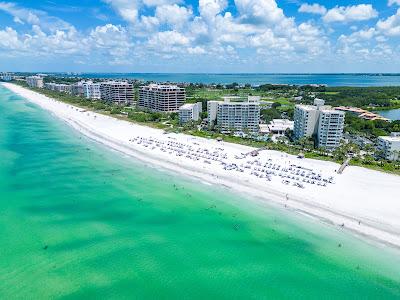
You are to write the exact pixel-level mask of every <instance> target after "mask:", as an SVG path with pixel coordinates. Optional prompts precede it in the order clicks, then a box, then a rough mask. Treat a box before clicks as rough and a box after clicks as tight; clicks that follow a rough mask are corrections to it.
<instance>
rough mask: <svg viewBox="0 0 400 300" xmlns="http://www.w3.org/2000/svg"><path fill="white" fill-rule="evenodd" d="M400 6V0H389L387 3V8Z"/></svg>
mask: <svg viewBox="0 0 400 300" xmlns="http://www.w3.org/2000/svg"><path fill="white" fill-rule="evenodd" d="M395 4H397V5H400V0H389V2H388V6H392V5H395Z"/></svg>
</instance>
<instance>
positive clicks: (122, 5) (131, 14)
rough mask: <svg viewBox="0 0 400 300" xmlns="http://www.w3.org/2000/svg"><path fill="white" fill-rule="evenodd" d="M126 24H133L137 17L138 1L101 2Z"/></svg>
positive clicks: (107, 0) (110, 0) (114, 0)
mask: <svg viewBox="0 0 400 300" xmlns="http://www.w3.org/2000/svg"><path fill="white" fill-rule="evenodd" d="M102 1H103V2H104V3H107V4H109V5H111V7H112V8H113V9H114V10H115V11H116V12H117V13H118V14H119V15H120V16H121V17H122V18H123V19H124V20H125V21H127V22H131V23H135V22H136V21H137V19H138V16H139V7H140V3H139V1H138V0H102Z"/></svg>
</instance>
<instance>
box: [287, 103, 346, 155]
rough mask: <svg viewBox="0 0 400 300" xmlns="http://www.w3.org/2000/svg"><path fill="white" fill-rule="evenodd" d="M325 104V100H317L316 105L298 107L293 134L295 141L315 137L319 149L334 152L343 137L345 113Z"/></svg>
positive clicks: (295, 112)
mask: <svg viewBox="0 0 400 300" xmlns="http://www.w3.org/2000/svg"><path fill="white" fill-rule="evenodd" d="M324 104H325V102H324V101H323V100H321V99H315V100H314V105H296V107H295V110H294V128H293V134H294V138H295V140H299V139H301V138H304V137H306V138H309V137H313V136H315V137H316V138H317V143H318V147H323V148H326V149H328V150H333V149H335V148H336V147H338V146H339V144H340V140H341V139H342V136H343V128H344V113H343V112H341V111H336V110H333V109H332V108H331V107H330V106H324Z"/></svg>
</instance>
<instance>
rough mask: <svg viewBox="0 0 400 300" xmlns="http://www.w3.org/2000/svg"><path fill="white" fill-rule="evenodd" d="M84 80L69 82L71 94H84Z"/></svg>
mask: <svg viewBox="0 0 400 300" xmlns="http://www.w3.org/2000/svg"><path fill="white" fill-rule="evenodd" d="M85 83H86V82H85V81H79V82H76V83H74V84H71V94H72V95H75V96H83V95H84V94H85V87H84V84H85Z"/></svg>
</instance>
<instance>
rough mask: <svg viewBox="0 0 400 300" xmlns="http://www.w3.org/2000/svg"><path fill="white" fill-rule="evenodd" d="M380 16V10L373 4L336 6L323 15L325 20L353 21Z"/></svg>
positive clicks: (330, 21)
mask: <svg viewBox="0 0 400 300" xmlns="http://www.w3.org/2000/svg"><path fill="white" fill-rule="evenodd" d="M377 16H378V12H377V11H376V10H375V9H374V8H373V7H372V5H371V4H359V5H353V6H336V7H334V8H332V9H330V10H328V12H327V13H326V14H325V16H324V17H323V20H324V22H326V23H332V22H342V23H347V22H352V21H366V20H370V19H373V18H376V17H377Z"/></svg>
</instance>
